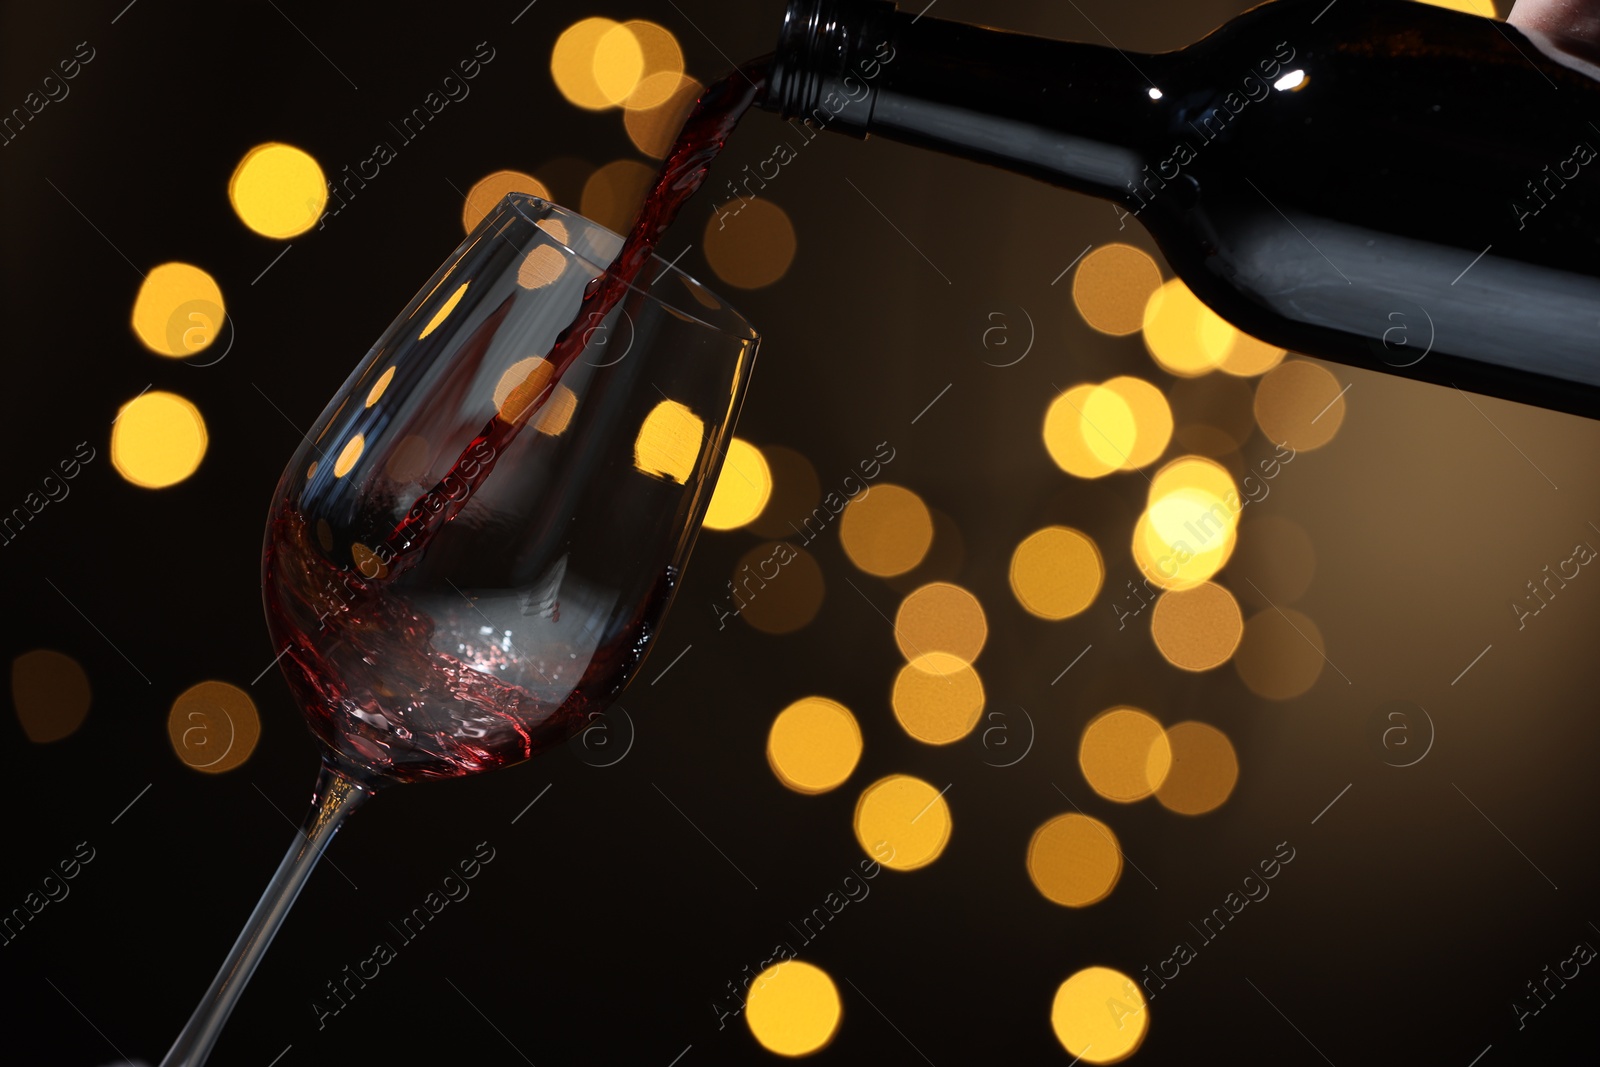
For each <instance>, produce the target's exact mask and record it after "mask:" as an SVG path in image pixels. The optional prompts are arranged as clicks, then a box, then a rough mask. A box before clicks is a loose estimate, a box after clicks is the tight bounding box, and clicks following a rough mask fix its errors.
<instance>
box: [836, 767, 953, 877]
mask: <svg viewBox="0 0 1600 1067" xmlns="http://www.w3.org/2000/svg"><path fill="white" fill-rule="evenodd" d="M950 829H951V822H950V805H949V804H948V803H946V802H945V799H944V797H943V796H942V795H941V794H940V792H939V790H937V789H935V788H934V787H933V786H931V785H929V784H928V783H927V782H924V781H923V780H922V779H920V778H913V777H912V776H911V775H909V774H891V775H889V776H888V777H886V778H880V779H878V780H877V781H876V782H873V783H872V784H871V785H869V786H867V788H866V789H864V790H863V791H862V793H861V799H859V800H858V801H856V814H855V832H856V840H857V841H858V842H860V844H861V847H862V848H863V849H865V850H866V853H867V855H868V856H871V857H872V858H873V859H874V860H876V861H877V862H879V863H881V864H882V865H883V866H885V867H889V868H891V869H893V870H897V871H912V870H916V869H917V868H918V867H925V866H927V865H928V864H930V863H932V862H933V861H934V860H936V859H938V858H939V856H940V854H941V853H943V852H944V849H945V846H946V845H947V844H949V842H950Z"/></svg>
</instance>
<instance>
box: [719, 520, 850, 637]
mask: <svg viewBox="0 0 1600 1067" xmlns="http://www.w3.org/2000/svg"><path fill="white" fill-rule="evenodd" d="M791 532H792V531H791ZM774 570H776V572H777V576H776V577H774V578H770V579H765V580H764V579H763V575H764V574H766V575H770V574H772V573H773V571H774ZM726 588H727V589H728V590H729V592H728V595H727V597H726V598H725V599H724V600H722V601H720V602H719V603H718V618H719V619H721V618H722V617H723V616H722V612H724V611H735V610H737V611H738V615H739V618H741V619H743V620H744V621H745V622H746V623H747V624H748V625H750V626H752V627H754V628H755V629H757V630H760V631H761V632H762V633H766V634H788V633H794V632H795V631H796V630H800V629H803V628H804V627H806V626H807V625H809V624H810V622H811V620H812V619H815V618H816V617H817V612H818V611H820V610H822V599H823V594H824V592H825V588H824V585H823V581H822V568H821V567H820V566H818V565H817V561H816V558H815V557H814V556H812V555H811V553H809V552H807V551H806V550H805V549H803V548H801V547H800V546H798V545H792V544H788V543H787V542H785V543H783V544H782V546H781V548H780V544H779V542H776V541H769V542H766V543H765V544H760V545H757V546H756V547H755V548H752V549H751V550H750V551H749V552H746V553H745V554H744V555H743V556H742V557H741V558H740V559H739V562H738V563H737V564H736V565H735V566H734V569H733V577H732V578H731V579H730V581H729V585H728V586H727V587H726ZM719 628H720V627H719Z"/></svg>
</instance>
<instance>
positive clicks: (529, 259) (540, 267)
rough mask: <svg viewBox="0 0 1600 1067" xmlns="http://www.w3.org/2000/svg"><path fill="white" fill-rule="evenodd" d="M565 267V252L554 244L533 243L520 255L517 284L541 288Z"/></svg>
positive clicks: (554, 278)
mask: <svg viewBox="0 0 1600 1067" xmlns="http://www.w3.org/2000/svg"><path fill="white" fill-rule="evenodd" d="M566 269H567V257H566V254H565V253H563V252H562V251H561V249H559V248H557V247H556V246H555V245H546V244H541V245H535V246H534V247H533V248H532V249H530V250H529V251H528V254H527V255H526V256H524V257H522V265H521V266H520V267H518V268H517V284H518V285H520V286H522V287H523V288H524V289H543V288H544V287H545V286H547V285H549V284H550V283H551V282H553V281H555V280H556V279H557V278H560V277H561V274H562V272H563V271H565V270H566Z"/></svg>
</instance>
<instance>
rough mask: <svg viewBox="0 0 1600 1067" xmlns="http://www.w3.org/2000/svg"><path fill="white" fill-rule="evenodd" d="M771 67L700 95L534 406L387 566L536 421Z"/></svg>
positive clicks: (463, 466)
mask: <svg viewBox="0 0 1600 1067" xmlns="http://www.w3.org/2000/svg"><path fill="white" fill-rule="evenodd" d="M770 66H771V57H770V56H768V57H763V58H761V59H758V60H755V61H753V62H750V63H747V64H745V65H744V66H743V67H740V68H738V69H736V70H734V71H732V72H731V73H729V74H728V75H727V77H725V78H723V79H722V80H721V81H720V82H716V83H714V84H712V85H711V86H710V87H709V88H707V89H706V91H705V92H704V93H703V94H701V96H700V99H699V101H698V102H697V103H696V104H695V107H694V110H693V111H692V112H690V114H689V118H688V119H687V121H685V122H684V125H683V130H682V132H681V133H679V134H678V139H677V141H676V142H675V143H674V144H673V146H672V151H671V152H670V153H668V155H667V158H666V162H664V163H663V164H662V166H661V171H660V173H659V174H658V175H657V176H656V181H655V185H654V186H652V187H651V189H650V193H649V195H648V196H646V197H645V200H644V204H643V205H642V206H641V207H640V208H639V214H638V215H637V216H636V217H635V219H634V222H633V227H632V228H631V229H630V230H629V231H628V236H627V238H626V239H625V240H624V241H623V243H622V248H621V250H620V251H618V252H617V255H616V258H615V259H614V260H612V262H611V265H610V266H609V267H607V268H606V271H605V273H604V274H601V275H600V276H599V277H597V278H595V279H594V280H593V281H592V282H590V283H589V288H588V289H587V290H585V292H584V294H583V303H582V304H581V305H580V306H579V309H578V313H577V315H575V316H574V317H573V319H572V322H571V323H569V324H568V325H567V327H566V329H564V330H563V331H562V332H561V335H560V336H559V337H557V338H556V342H555V344H554V345H553V346H552V347H551V349H550V353H549V354H548V355H547V356H546V357H545V359H546V361H547V362H548V363H549V364H550V369H551V372H552V373H551V374H550V375H549V376H548V379H547V382H546V384H545V386H544V392H543V393H542V394H541V395H540V396H539V397H538V398H537V399H536V401H535V402H534V403H531V404H526V405H519V408H520V410H519V411H518V415H517V417H516V418H515V419H513V420H510V421H508V420H506V419H505V418H503V417H502V416H500V415H495V416H494V417H492V418H490V419H489V421H488V422H486V423H485V424H484V426H483V428H482V429H481V430H479V431H478V435H477V436H476V437H474V438H473V439H472V441H471V443H470V444H468V445H467V447H466V448H464V449H463V450H462V452H461V457H460V458H459V459H457V460H456V462H455V464H454V465H453V466H451V468H450V472H449V473H448V474H446V475H445V476H444V477H443V478H441V479H440V480H439V484H438V485H436V486H435V487H434V488H433V489H432V490H430V491H429V492H428V493H426V494H424V495H423V496H422V497H421V498H419V499H418V501H417V506H414V507H413V508H411V510H410V511H408V512H407V514H406V517H405V518H404V519H402V520H401V521H400V523H399V524H398V525H397V526H396V527H395V529H394V532H393V533H391V534H390V535H389V537H388V539H387V541H386V542H385V544H386V546H387V548H388V551H389V553H390V554H392V555H393V556H394V558H395V560H396V562H395V563H392V564H390V566H391V568H392V569H394V570H395V571H399V570H402V569H404V567H405V563H404V557H405V556H406V555H407V554H408V553H410V552H411V551H413V550H415V549H416V548H419V547H421V546H423V545H425V544H427V542H428V539H429V538H430V537H431V536H432V535H433V533H434V531H436V530H438V529H439V528H440V527H441V526H443V525H444V524H445V523H447V522H449V521H450V520H451V519H452V518H454V517H455V516H456V515H457V514H459V513H460V511H461V509H462V508H464V507H466V505H467V501H469V500H470V499H472V495H473V493H474V492H475V491H476V489H477V487H478V486H479V485H481V484H482V483H483V480H484V479H485V478H487V477H488V476H489V474H490V472H491V471H493V470H494V464H495V460H496V459H498V458H499V457H500V456H501V455H503V454H504V452H505V449H506V446H507V445H509V444H510V443H511V441H512V440H513V439H514V438H515V437H516V436H517V434H518V433H519V432H521V430H522V427H524V426H526V425H528V423H529V422H530V421H533V420H532V416H533V415H534V414H535V413H536V412H537V410H538V408H539V407H540V406H541V404H542V403H543V401H544V400H545V399H546V398H548V397H549V396H550V395H552V391H553V390H554V388H555V385H556V383H557V382H558V381H560V379H561V375H562V374H563V373H564V372H565V371H566V369H567V367H568V366H569V365H571V363H572V361H573V360H574V359H576V358H577V357H578V355H579V354H580V353H582V351H583V349H584V346H585V345H586V344H587V343H588V341H589V337H590V335H591V333H592V331H591V330H589V329H587V328H586V327H587V326H588V325H592V324H594V323H596V322H600V321H602V320H603V319H604V317H605V316H606V315H607V314H609V313H610V311H611V309H612V307H614V306H615V305H616V303H617V301H618V300H620V299H621V298H622V296H623V294H624V293H626V292H627V291H628V288H629V286H631V285H632V284H633V280H634V279H635V278H636V277H638V274H639V271H640V270H642V269H643V268H644V266H645V264H646V263H649V262H650V257H651V256H653V255H654V254H655V250H656V245H657V244H658V243H659V242H660V240H661V235H662V234H664V233H666V231H667V228H668V227H669V226H671V225H672V223H673V220H675V219H676V218H677V217H678V212H679V211H680V210H682V208H683V205H684V203H685V202H686V201H688V199H689V198H690V197H692V196H693V195H694V194H695V193H696V192H698V191H699V189H700V186H701V185H703V184H705V180H706V174H707V173H708V172H709V171H710V169H711V163H712V161H713V160H715V159H716V158H717V154H718V153H720V152H721V151H722V146H723V144H724V143H725V142H726V141H727V139H728V135H729V134H730V133H732V132H733V128H734V127H735V126H737V125H738V124H739V120H740V119H741V118H742V117H743V116H744V113H745V112H746V111H748V110H749V109H750V106H751V105H752V104H753V103H755V101H756V99H757V98H758V97H759V96H760V95H761V93H762V92H764V91H765V88H766V84H767V73H768V70H769V69H770ZM484 456H487V457H488V458H487V460H485V459H483V457H484ZM446 483H450V484H449V485H447V484H446ZM463 483H465V485H466V486H467V491H466V492H465V493H462V492H461V491H460V490H459V489H456V490H455V491H454V492H451V491H450V487H451V485H454V486H459V485H461V484H463ZM429 500H434V501H437V500H446V501H448V502H449V503H448V504H447V505H446V506H445V507H444V508H443V509H441V510H437V511H434V510H430V509H429V508H428V507H425V506H422V505H423V503H424V501H429Z"/></svg>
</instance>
